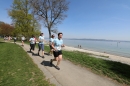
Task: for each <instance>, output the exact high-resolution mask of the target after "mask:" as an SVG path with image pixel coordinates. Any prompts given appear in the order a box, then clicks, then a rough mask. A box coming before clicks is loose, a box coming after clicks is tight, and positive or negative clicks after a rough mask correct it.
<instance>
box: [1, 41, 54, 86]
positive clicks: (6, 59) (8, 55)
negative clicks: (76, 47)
mask: <svg viewBox="0 0 130 86" xmlns="http://www.w3.org/2000/svg"><path fill="white" fill-rule="evenodd" d="M0 86H53V85H52V84H50V83H49V81H47V80H46V79H45V76H44V75H43V73H42V71H41V70H40V69H39V68H38V67H37V65H36V64H34V63H33V61H32V59H31V58H30V57H29V56H28V55H27V52H25V51H24V50H23V49H22V47H20V46H18V45H16V44H14V43H4V42H0Z"/></svg>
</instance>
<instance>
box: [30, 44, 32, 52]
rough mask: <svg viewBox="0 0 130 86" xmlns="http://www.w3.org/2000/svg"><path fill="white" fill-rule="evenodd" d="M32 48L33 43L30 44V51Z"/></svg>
mask: <svg viewBox="0 0 130 86" xmlns="http://www.w3.org/2000/svg"><path fill="white" fill-rule="evenodd" d="M31 50H32V45H31V44H30V52H31Z"/></svg>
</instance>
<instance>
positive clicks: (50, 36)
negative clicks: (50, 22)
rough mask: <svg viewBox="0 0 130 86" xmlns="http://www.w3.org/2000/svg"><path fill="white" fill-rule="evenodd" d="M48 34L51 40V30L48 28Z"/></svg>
mask: <svg viewBox="0 0 130 86" xmlns="http://www.w3.org/2000/svg"><path fill="white" fill-rule="evenodd" d="M48 32H49V39H50V38H51V30H50V28H48Z"/></svg>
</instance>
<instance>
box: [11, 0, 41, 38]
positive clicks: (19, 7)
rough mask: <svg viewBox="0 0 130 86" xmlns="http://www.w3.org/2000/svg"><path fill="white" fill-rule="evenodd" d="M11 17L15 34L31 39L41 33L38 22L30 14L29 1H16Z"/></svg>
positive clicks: (12, 7)
mask: <svg viewBox="0 0 130 86" xmlns="http://www.w3.org/2000/svg"><path fill="white" fill-rule="evenodd" d="M9 15H10V16H11V18H12V20H13V23H14V26H15V30H14V34H16V35H18V34H19V35H24V36H25V37H29V36H31V35H32V34H33V35H36V34H39V33H40V29H39V28H37V27H38V26H37V25H38V22H37V20H35V19H34V18H33V15H32V14H31V12H30V6H29V3H28V0H14V2H13V5H12V6H11V9H10V10H9Z"/></svg>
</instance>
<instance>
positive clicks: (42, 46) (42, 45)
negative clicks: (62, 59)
mask: <svg viewBox="0 0 130 86" xmlns="http://www.w3.org/2000/svg"><path fill="white" fill-rule="evenodd" d="M41 48H42V57H43V58H44V44H41Z"/></svg>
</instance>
